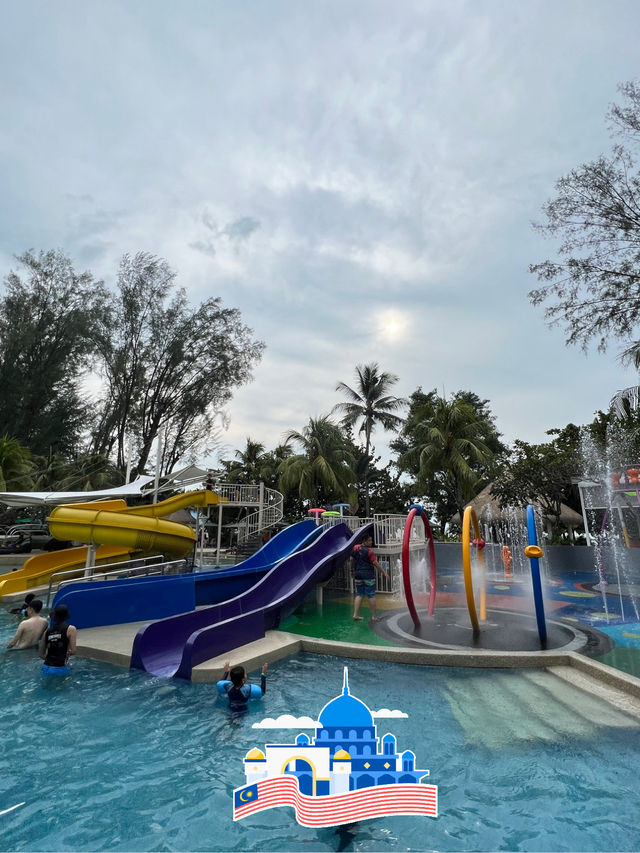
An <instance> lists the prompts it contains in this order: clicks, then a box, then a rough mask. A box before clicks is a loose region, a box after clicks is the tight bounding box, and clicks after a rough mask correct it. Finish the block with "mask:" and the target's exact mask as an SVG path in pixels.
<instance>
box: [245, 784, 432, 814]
mask: <svg viewBox="0 0 640 853" xmlns="http://www.w3.org/2000/svg"><path fill="white" fill-rule="evenodd" d="M255 784H256V787H257V797H256V799H255V800H252V801H251V802H248V803H246V805H242V806H239V807H238V808H234V811H233V819H234V820H241V819H242V818H244V817H247V816H248V815H251V814H255V813H256V812H259V811H262V810H263V809H270V808H276V807H279V806H292V807H293V808H294V810H295V813H296V819H297V821H298V823H300V824H301V825H303V826H333V825H335V824H338V823H350V822H352V821H354V820H366V819H367V818H372V817H381V816H384V815H400V814H408V815H413V814H416V815H428V816H430V817H437V816H438V788H437V786H436V785H419V784H400V785H377V786H373V787H371V788H361V789H359V790H357V791H349V792H348V793H345V794H331V795H328V796H324V797H323V796H320V797H310V796H309V795H307V794H301V793H300V791H299V790H298V780H297V777H295V776H277V777H275V778H272V779H262V780H260V781H259V782H257V783H255ZM241 790H242V789H241V788H240V789H237V791H241ZM237 791H236V792H237ZM236 792H234V793H236Z"/></svg>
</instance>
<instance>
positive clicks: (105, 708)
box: [0, 613, 640, 851]
mask: <svg viewBox="0 0 640 853" xmlns="http://www.w3.org/2000/svg"><path fill="white" fill-rule="evenodd" d="M12 629H13V623H11V622H10V617H8V615H6V614H4V613H2V614H0V639H2V640H3V641H4V642H6V638H8V637H9V636H10V634H11V631H12ZM344 663H345V662H344V661H342V660H340V659H338V658H332V657H326V658H325V657H316V656H312V655H304V654H301V655H297V656H295V657H292V658H289V659H288V660H286V661H282V662H280V663H278V664H274V665H273V667H272V668H271V673H270V677H269V682H268V684H269V689H268V694H267V696H266V697H265V699H264V700H263V702H261V703H256V704H255V705H254V707H253V709H252V711H251V712H250V714H248V715H246V716H245V717H243V718H240V719H233V718H232V717H231V716H230V715H229V713H228V711H227V710H226V709H225V706H224V703H223V702H222V701H221V700H219V699H216V694H215V686H214V685H207V684H192V683H188V682H179V681H170V682H169V681H164V680H160V679H156V678H152V677H149V676H148V675H146V674H144V673H139V672H130V671H127V670H120V669H117V668H115V667H111V666H109V665H107V664H101V663H97V662H94V661H88V660H81V659H79V660H76V661H74V662H73V674H72V676H71V677H70V678H69V679H65V680H61V681H55V682H51V681H50V680H44V681H43V680H42V679H41V678H40V677H39V674H38V671H39V662H38V660H37V658H36V657H35V656H32V655H31V653H28V652H7V653H5V654H4V656H3V660H2V666H1V670H0V689H1V694H2V696H3V715H2V718H3V733H4V744H3V749H2V754H1V756H0V812H1V811H3V810H4V809H7V808H10V807H11V806H14V805H17V804H18V803H24V805H22V806H20V807H19V808H17V809H15V810H13V811H11V812H9V813H7V814H4V815H2V816H0V849H2V850H5V851H9V850H16V851H22V850H24V851H52V850H58V851H78V850H95V851H102V850H105V851H106V850H114V851H116V850H118V851H120V850H130V851H139V850H148V851H161V850H176V851H188V850H192V851H219V850H227V851H235V850H246V851H258V850H269V851H270V850H282V851H293V850H310V851H316V850H317V851H322V850H336V849H346V850H350V849H353V850H365V851H366V850H380V851H387V850H389V851H395V850H415V851H424V850H444V851H467V850H477V851H484V850H500V849H506V850H521V851H546V850H567V851H578V850H582V851H591V850H594V851H595V850H600V851H608V850H619V851H626V850H629V851H631V850H638V849H640V792H639V790H638V786H637V778H638V772H639V771H640V745H639V744H638V741H639V738H638V731H639V729H638V723H637V721H636V720H633V719H632V718H630V717H627V716H626V715H625V714H622V713H620V712H618V711H615V710H613V709H612V708H611V707H610V706H609V705H606V704H605V703H604V702H602V701H601V700H599V699H595V698H593V697H591V696H588V695H587V694H583V693H580V692H579V691H576V690H575V689H574V688H572V687H569V686H568V685H566V684H565V683H564V682H563V681H561V680H560V679H557V678H556V677H555V676H552V675H550V674H549V673H547V672H543V671H537V670H536V671H530V672H524V673H518V672H512V671H508V672H504V671H496V670H486V671H481V672H479V671H478V670H465V669H448V668H442V669H441V668H434V669H429V668H421V667H408V666H400V665H395V664H383V663H379V662H372V661H350V662H347V663H348V666H349V682H350V687H351V693H352V694H353V695H355V696H357V697H359V698H361V699H362V700H363V701H364V702H366V703H367V704H368V705H369V707H371V708H372V709H377V708H381V707H387V708H391V709H396V708H397V709H399V710H402V711H404V712H405V713H407V714H408V715H409V716H408V719H394V720H381V721H378V735H379V736H382V735H383V734H385V733H386V732H387V731H391V732H392V733H393V734H395V735H396V737H397V739H398V748H399V750H404V749H411V750H413V751H414V752H415V753H416V765H417V766H418V767H421V768H429V769H430V770H431V779H430V781H431V782H433V783H434V784H437V785H438V786H439V808H440V816H439V817H438V818H437V819H431V818H420V819H418V818H412V817H395V818H380V819H376V820H373V821H366V822H363V823H362V824H360V825H358V826H356V827H352V828H348V829H346V830H341V831H340V832H338V831H336V829H335V828H331V829H321V830H314V829H306V828H303V827H300V826H299V825H298V824H297V823H296V822H295V820H294V817H293V814H292V812H291V810H290V809H274V810H270V811H264V812H261V813H259V814H257V815H254V816H252V817H250V818H248V819H245V820H244V821H240V822H237V823H235V824H234V822H233V820H232V818H231V792H232V790H233V788H235V787H238V786H239V785H242V784H243V783H244V774H243V764H242V761H243V758H244V756H245V754H246V753H247V752H248V751H249V750H250V749H251V748H253V747H254V746H258V747H259V748H262V747H263V745H264V744H265V743H268V742H272V743H273V742H290V741H292V740H293V739H294V738H295V736H296V735H297V734H298V731H299V729H296V730H281V729H278V730H272V731H265V730H257V729H252V728H251V726H252V724H253V723H254V722H258V721H260V720H261V719H263V718H264V717H266V716H269V717H273V718H276V717H278V716H279V715H280V714H295V715H296V716H302V715H309V716H312V717H314V718H315V717H317V714H318V713H319V711H320V709H321V708H322V707H323V706H324V704H325V703H326V702H327V701H328V700H329V699H331V698H333V697H334V696H336V695H338V694H339V693H340V692H341V687H342V670H343V664H344ZM307 733H308V734H313V732H312V731H308V732H307Z"/></svg>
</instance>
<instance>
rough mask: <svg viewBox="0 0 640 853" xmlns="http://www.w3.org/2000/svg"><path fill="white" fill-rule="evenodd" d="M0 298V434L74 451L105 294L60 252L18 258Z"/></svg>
mask: <svg viewBox="0 0 640 853" xmlns="http://www.w3.org/2000/svg"><path fill="white" fill-rule="evenodd" d="M17 261H18V263H19V264H20V267H21V268H20V269H19V270H18V271H15V270H12V271H11V272H10V273H9V274H8V276H7V277H6V279H5V288H6V290H5V294H4V296H3V298H2V300H0V387H2V395H3V405H2V407H0V434H2V433H6V434H7V435H9V436H12V437H14V438H15V439H16V440H18V441H19V442H21V443H22V444H24V445H26V446H27V447H29V449H30V450H31V451H33V452H34V453H38V454H41V455H46V454H47V453H48V452H49V451H50V450H54V451H60V452H62V453H67V454H71V453H73V452H75V450H77V446H78V443H79V442H80V439H81V435H82V431H83V429H84V428H85V427H86V423H87V417H88V410H87V406H86V404H85V402H84V400H83V399H82V397H81V394H80V391H79V382H80V379H81V378H82V376H83V375H84V374H85V373H86V371H87V370H88V369H89V367H90V366H91V364H92V358H93V355H94V353H95V347H96V344H95V341H96V333H97V327H98V324H99V323H100V321H101V320H102V319H103V318H104V311H105V306H106V300H107V293H106V290H105V288H104V285H103V284H102V282H99V281H96V280H95V279H94V278H93V276H92V275H91V273H89V272H84V273H78V272H76V270H75V269H74V266H73V264H72V262H71V260H70V258H68V257H67V256H66V255H65V254H64V253H63V252H61V251H48V252H40V253H39V254H37V255H36V254H35V253H34V252H33V251H28V252H25V253H24V254H22V255H20V256H19V257H18V258H17Z"/></svg>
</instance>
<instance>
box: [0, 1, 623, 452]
mask: <svg viewBox="0 0 640 853" xmlns="http://www.w3.org/2000/svg"><path fill="white" fill-rule="evenodd" d="M1 19H2V26H1V27H0V79H2V81H3V83H2V87H1V88H0V101H1V104H2V122H1V124H0V151H1V155H2V169H1V170H0V197H1V198H2V205H1V206H0V273H1V276H0V278H4V276H5V275H6V273H7V272H8V271H9V269H11V268H12V267H13V268H15V261H14V255H15V254H18V253H20V252H22V251H24V250H25V249H27V248H34V249H36V250H39V249H49V248H62V249H63V250H65V251H66V252H67V253H68V254H70V255H71V256H72V257H73V258H74V259H75V261H76V263H77V266H78V267H80V268H83V269H85V268H89V269H91V271H92V272H94V274H95V275H97V276H99V277H101V278H104V280H105V281H106V282H113V280H114V278H115V274H116V270H117V266H118V261H119V258H120V257H121V255H122V254H123V253H125V252H129V253H134V252H137V251H140V250H143V251H147V252H151V253H154V254H157V255H160V256H162V257H164V258H166V259H167V261H168V262H169V263H170V264H171V266H172V267H173V268H174V269H175V270H176V271H177V273H178V282H179V283H180V284H181V285H183V286H184V287H186V288H187V290H188V292H189V294H190V298H191V299H192V300H193V301H194V302H199V301H201V300H203V299H204V298H207V297H209V296H220V297H221V298H222V300H223V302H224V304H225V305H227V306H233V307H237V308H239V309H240V310H241V312H242V315H243V318H244V321H245V322H246V323H247V324H248V325H249V326H251V327H252V328H253V329H254V332H255V335H256V337H258V338H259V339H261V340H263V341H264V342H265V343H266V345H267V349H266V351H265V355H264V358H263V360H262V362H261V364H260V366H259V367H258V368H257V369H256V371H255V378H254V381H253V382H252V383H251V384H250V385H248V386H246V387H245V388H242V389H241V390H240V391H238V392H237V393H236V395H235V399H234V401H233V403H232V404H231V406H230V407H229V415H230V418H231V424H230V427H229V429H228V431H227V432H226V434H225V435H224V442H225V444H226V448H225V449H226V451H227V454H230V453H232V452H233V449H234V448H237V447H240V446H243V445H244V442H245V439H246V437H247V436H251V438H252V439H255V440H260V441H262V442H264V443H265V444H266V445H267V446H268V447H273V446H275V444H277V443H279V442H280V441H281V439H282V434H283V432H284V431H285V430H287V429H289V428H295V429H301V428H302V427H303V425H304V424H305V423H306V422H307V420H308V418H309V417H310V416H313V417H316V416H319V415H323V414H325V413H327V412H328V411H329V410H330V409H331V407H332V406H333V405H334V403H336V402H337V401H338V399H339V397H338V395H337V393H336V391H335V385H336V383H337V382H338V381H340V380H342V381H345V382H347V383H349V384H351V383H352V380H353V369H354V366H355V364H356V363H366V362H371V361H377V362H379V364H380V365H381V367H382V368H383V369H384V370H387V371H391V372H393V373H396V374H397V375H398V376H399V377H400V381H399V382H398V384H397V386H396V393H397V394H399V395H409V394H410V393H411V392H412V391H414V390H415V389H416V388H417V387H418V386H422V387H423V388H424V389H425V390H429V389H431V388H434V387H436V388H437V389H438V390H439V391H440V393H443V392H444V393H446V394H450V393H451V392H453V391H456V390H458V389H469V390H472V391H474V392H475V393H477V394H478V395H480V396H481V397H482V398H487V399H488V400H489V401H490V405H491V409H492V411H493V413H494V414H495V416H496V418H497V423H498V427H499V429H500V430H501V432H502V433H503V435H504V437H505V439H506V440H507V441H512V440H513V439H514V438H522V439H524V440H527V441H541V440H544V437H545V436H544V432H545V430H546V429H548V428H550V427H554V426H560V427H561V426H564V425H565V424H567V423H569V422H571V421H572V422H574V423H586V422H588V421H590V420H591V418H592V416H593V413H594V412H595V411H596V410H597V409H600V408H606V407H607V405H608V402H609V399H610V398H611V396H612V394H613V393H614V392H615V391H616V390H617V389H619V388H623V387H625V386H628V385H631V384H635V382H636V381H637V379H636V376H635V375H634V374H633V373H632V372H631V371H630V370H624V369H623V368H622V367H621V366H620V364H619V363H618V361H617V360H616V348H615V347H614V348H613V349H612V351H611V352H610V353H608V354H606V355H601V354H598V353H596V352H591V353H589V354H588V355H585V354H583V353H582V352H581V351H580V350H575V349H567V348H566V347H565V345H564V335H563V333H562V331H561V330H560V329H556V330H549V329H548V328H547V327H546V325H545V322H544V318H543V312H542V310H541V309H539V308H533V307H532V306H531V304H530V303H529V300H528V298H527V293H528V291H529V290H530V289H531V288H532V287H534V286H535V285H536V279H535V278H534V277H533V276H531V274H530V273H529V272H528V265H529V264H530V263H534V262H537V261H540V260H544V259H545V258H547V257H550V256H553V250H554V247H553V244H551V243H549V242H547V241H544V240H543V239H542V238H541V237H540V236H539V235H537V234H536V233H534V232H533V231H532V228H531V222H532V221H534V220H540V208H541V206H542V204H543V203H544V201H545V200H546V199H547V198H548V197H549V196H550V195H551V194H552V193H553V185H554V181H555V180H556V179H557V178H558V177H560V176H561V175H562V174H564V173H565V172H566V171H568V170H569V169H570V168H571V167H573V166H575V165H578V164H579V163H581V162H584V161H586V160H589V159H591V158H594V157H596V156H597V155H598V154H599V153H601V152H602V151H606V150H608V148H609V146H610V137H609V132H608V129H607V126H606V122H605V113H606V111H607V108H608V106H609V104H610V103H611V102H612V101H614V100H615V99H616V97H617V92H616V87H617V84H618V83H619V82H621V81H625V80H629V79H633V78H637V77H638V76H640V51H639V49H638V33H639V32H640V4H639V3H638V2H637V0H607V1H606V2H599V1H598V0H592V2H584V0H579V2H575V0H563V2H561V3H557V2H555V0H545V2H536V0H530V1H529V2H514V0H504V2H503V0H491V1H490V0H473V2H465V1H464V0H400V2H391V0H322V2H320V0H317V2H315V1H314V0H308V2H300V0H269V2H268V1H267V0H253V2H252V0H247V2H242V3H230V2H224V1H223V0H185V2H183V3H180V4H178V3H175V2H169V1H168V0H166V2H165V0H154V2H149V0H108V2H107V0H72V1H70V0H57V2H55V3H52V2H50V0H42V2H35V0H21V1H20V2H19V3H9V2H5V3H3V4H2V12H1ZM377 446H378V450H379V451H382V453H383V455H384V454H385V449H384V448H385V439H384V436H382V435H379V436H378V437H377ZM223 455H225V454H224V453H223Z"/></svg>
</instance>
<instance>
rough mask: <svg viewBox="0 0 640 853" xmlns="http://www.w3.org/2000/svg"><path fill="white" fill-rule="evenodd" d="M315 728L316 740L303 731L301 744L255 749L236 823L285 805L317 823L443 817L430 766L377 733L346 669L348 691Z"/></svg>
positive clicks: (236, 796)
mask: <svg viewBox="0 0 640 853" xmlns="http://www.w3.org/2000/svg"><path fill="white" fill-rule="evenodd" d="M392 715H395V716H404V717H406V714H402V713H401V712H398V711H395V712H393V713H392V712H389V711H387V712H386V713H383V712H382V711H379V712H377V714H376V717H378V718H379V717H381V716H392ZM289 719H290V720H293V721H294V722H295V718H289ZM265 722H270V721H265ZM310 722H311V721H310V720H308V718H307V724H308V723H310ZM258 727H259V726H258ZM315 727H316V734H315V738H314V739H313V742H312V741H311V739H310V738H309V737H308V735H306V734H304V733H301V734H299V735H298V736H297V738H296V740H295V742H294V743H275V744H273V743H272V744H267V745H266V746H265V750H264V752H263V751H262V750H260V749H257V748H254V749H252V750H250V751H249V752H248V753H247V755H246V756H245V759H244V765H245V775H246V784H245V785H244V786H242V787H239V788H236V789H235V790H234V792H233V819H234V820H242V819H243V818H245V817H248V816H249V815H252V814H255V813H256V812H259V811H262V810H263V809H271V808H279V807H281V806H290V807H291V808H293V810H294V814H295V817H296V820H297V821H298V823H299V824H301V825H302V826H313V827H322V826H335V825H337V824H342V823H352V822H354V821H360V820H367V819H369V818H375V817H383V816H387V815H422V816H428V817H437V816H438V788H437V786H436V785H426V784H424V783H423V782H422V780H423V779H424V778H425V777H427V776H428V775H429V771H428V770H418V769H416V767H415V755H414V753H413V752H412V751H411V750H405V751H404V752H402V753H399V752H398V751H397V749H396V738H395V736H394V735H393V734H391V733H387V734H385V735H384V736H383V737H382V738H379V737H378V736H377V731H376V725H375V723H374V715H373V713H372V712H371V711H370V710H369V708H368V707H367V705H365V703H364V702H362V701H361V700H360V699H357V698H356V697H355V696H353V695H352V694H351V693H350V692H349V682H348V670H347V668H346V667H345V668H344V683H343V689H342V694H341V695H339V696H336V697H335V698H334V699H332V700H331V701H330V702H328V703H327V704H326V705H325V706H324V708H323V709H322V711H321V712H320V714H319V716H318V721H317V723H315Z"/></svg>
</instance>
